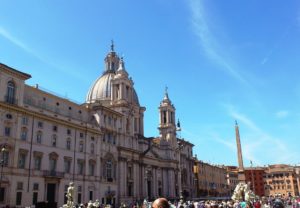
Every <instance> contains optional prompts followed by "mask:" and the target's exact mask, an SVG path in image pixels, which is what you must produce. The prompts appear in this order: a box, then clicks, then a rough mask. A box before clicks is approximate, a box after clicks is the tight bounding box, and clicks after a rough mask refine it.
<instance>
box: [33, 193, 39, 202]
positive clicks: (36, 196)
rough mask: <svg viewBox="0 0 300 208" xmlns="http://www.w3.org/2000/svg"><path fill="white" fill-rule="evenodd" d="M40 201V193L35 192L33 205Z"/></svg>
mask: <svg viewBox="0 0 300 208" xmlns="http://www.w3.org/2000/svg"><path fill="white" fill-rule="evenodd" d="M37 201H38V192H33V196H32V204H36V203H37Z"/></svg>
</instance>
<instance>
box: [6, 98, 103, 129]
mask: <svg viewBox="0 0 300 208" xmlns="http://www.w3.org/2000/svg"><path fill="white" fill-rule="evenodd" d="M0 107H2V108H6V109H8V110H13V111H16V112H18V113H23V114H27V115H29V116H34V117H37V118H40V119H43V120H48V121H51V122H55V123H58V124H61V125H64V126H68V127H72V128H76V129H79V130H82V131H85V130H87V131H89V132H91V133H95V134H102V132H101V131H100V130H97V129H93V128H90V127H88V126H87V125H86V123H85V122H82V123H83V125H79V124H75V123H72V122H70V121H68V120H63V119H59V118H56V117H50V116H47V115H44V114H42V113H40V112H35V111H31V110H29V109H27V108H24V107H21V106H17V105H10V104H7V103H4V102H0Z"/></svg>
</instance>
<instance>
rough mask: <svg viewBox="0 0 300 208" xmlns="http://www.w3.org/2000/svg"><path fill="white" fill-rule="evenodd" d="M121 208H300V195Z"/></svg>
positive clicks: (88, 207)
mask: <svg viewBox="0 0 300 208" xmlns="http://www.w3.org/2000/svg"><path fill="white" fill-rule="evenodd" d="M78 207H79V208H114V206H112V205H103V204H100V203H99V202H98V201H97V202H96V203H93V202H89V203H86V204H81V205H79V206H78ZM120 208H300V197H286V198H283V197H268V198H266V197H262V198H260V199H259V198H257V199H254V200H252V201H234V200H195V201H185V202H184V201H183V200H180V201H168V200H167V199H166V198H158V199H156V200H154V201H153V202H151V201H147V200H144V201H143V202H141V203H136V202H133V203H130V204H125V203H121V205H120Z"/></svg>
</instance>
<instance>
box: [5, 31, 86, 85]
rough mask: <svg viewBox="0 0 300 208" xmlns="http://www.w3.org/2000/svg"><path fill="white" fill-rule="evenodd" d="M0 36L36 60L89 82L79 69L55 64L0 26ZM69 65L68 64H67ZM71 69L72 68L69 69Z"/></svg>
mask: <svg viewBox="0 0 300 208" xmlns="http://www.w3.org/2000/svg"><path fill="white" fill-rule="evenodd" d="M0 36H2V37H3V38H5V39H6V40H8V41H10V42H11V43H13V44H14V45H16V46H17V47H19V48H21V49H22V50H24V51H25V52H27V53H28V54H31V55H32V56H34V57H35V58H37V59H38V60H40V61H42V62H43V63H45V64H47V65H49V66H51V67H53V68H54V69H56V70H58V71H60V72H63V73H65V74H67V75H69V76H72V77H74V78H77V79H79V80H84V81H85V82H89V81H88V80H85V76H82V74H81V73H80V72H79V70H74V69H75V68H76V67H70V66H66V67H65V66H64V64H61V63H59V64H57V63H56V61H50V60H49V59H47V58H45V57H44V56H41V55H40V53H38V52H36V51H35V50H34V49H32V48H31V47H29V46H28V45H27V44H25V43H24V42H23V41H21V40H19V39H18V38H16V37H15V36H14V35H12V34H11V33H10V32H9V31H8V30H6V29H5V28H3V27H1V26H0ZM68 65H70V64H68ZM69 69H72V70H69Z"/></svg>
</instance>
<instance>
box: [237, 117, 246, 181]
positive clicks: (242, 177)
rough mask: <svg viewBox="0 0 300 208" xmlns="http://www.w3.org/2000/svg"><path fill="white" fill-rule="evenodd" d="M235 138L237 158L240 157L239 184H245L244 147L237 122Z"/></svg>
mask: <svg viewBox="0 0 300 208" xmlns="http://www.w3.org/2000/svg"><path fill="white" fill-rule="evenodd" d="M235 138H236V146H237V156H238V163H239V166H238V180H239V182H245V180H246V177H245V172H244V164H243V154H242V145H241V138H240V131H239V126H238V123H237V121H235Z"/></svg>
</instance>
